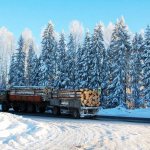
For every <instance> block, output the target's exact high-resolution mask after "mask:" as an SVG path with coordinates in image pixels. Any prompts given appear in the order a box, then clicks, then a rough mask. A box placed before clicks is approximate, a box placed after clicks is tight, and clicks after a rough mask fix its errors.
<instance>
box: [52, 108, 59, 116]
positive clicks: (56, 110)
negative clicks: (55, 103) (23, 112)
mask: <svg viewBox="0 0 150 150" xmlns="http://www.w3.org/2000/svg"><path fill="white" fill-rule="evenodd" d="M53 114H54V115H57V116H58V115H60V108H59V107H54V108H53Z"/></svg>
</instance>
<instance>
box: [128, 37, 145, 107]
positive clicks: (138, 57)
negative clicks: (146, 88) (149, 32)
mask: <svg viewBox="0 0 150 150" xmlns="http://www.w3.org/2000/svg"><path fill="white" fill-rule="evenodd" d="M143 50H144V49H143V38H142V36H141V35H138V34H135V37H134V38H133V41H132V49H131V56H130V61H129V62H130V81H129V82H130V86H131V93H129V94H130V97H129V99H130V100H131V101H132V102H133V103H134V104H135V107H136V108H138V107H139V106H140V105H141V104H142V103H143V102H142V98H141V92H142V91H141V87H142V56H143Z"/></svg>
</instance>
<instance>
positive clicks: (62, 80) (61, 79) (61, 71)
mask: <svg viewBox="0 0 150 150" xmlns="http://www.w3.org/2000/svg"><path fill="white" fill-rule="evenodd" d="M66 63H67V60H66V43H65V36H64V33H61V34H60V39H59V42H58V51H57V66H58V67H57V68H58V69H57V73H58V79H57V85H56V87H57V88H58V89H61V88H62V89H64V88H65V86H66V82H67V72H66Z"/></svg>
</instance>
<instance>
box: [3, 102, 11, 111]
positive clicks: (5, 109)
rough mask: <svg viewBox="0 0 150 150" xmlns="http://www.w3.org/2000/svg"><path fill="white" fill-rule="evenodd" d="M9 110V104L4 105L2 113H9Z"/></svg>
mask: <svg viewBox="0 0 150 150" xmlns="http://www.w3.org/2000/svg"><path fill="white" fill-rule="evenodd" d="M8 110H9V106H8V104H7V103H2V111H3V112H8Z"/></svg>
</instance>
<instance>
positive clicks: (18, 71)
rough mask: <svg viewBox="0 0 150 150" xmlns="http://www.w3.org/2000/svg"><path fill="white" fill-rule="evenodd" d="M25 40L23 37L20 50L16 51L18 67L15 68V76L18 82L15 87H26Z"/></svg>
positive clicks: (20, 41) (19, 45) (19, 46)
mask: <svg viewBox="0 0 150 150" xmlns="http://www.w3.org/2000/svg"><path fill="white" fill-rule="evenodd" d="M23 46H24V40H23V38H22V36H20V39H19V41H18V48H17V49H16V63H15V64H16V67H15V70H14V71H15V76H16V80H15V81H14V85H16V86H22V85H25V53H24V51H23Z"/></svg>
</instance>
